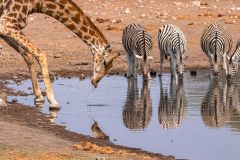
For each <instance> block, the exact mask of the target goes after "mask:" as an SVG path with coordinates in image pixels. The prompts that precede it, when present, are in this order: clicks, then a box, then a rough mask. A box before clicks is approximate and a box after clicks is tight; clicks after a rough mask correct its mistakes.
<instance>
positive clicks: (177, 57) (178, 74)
mask: <svg viewBox="0 0 240 160" xmlns="http://www.w3.org/2000/svg"><path fill="white" fill-rule="evenodd" d="M158 47H159V50H160V74H162V65H163V60H164V57H165V58H167V57H170V59H169V61H170V64H171V75H172V77H174V78H175V79H176V80H178V79H179V78H180V79H182V78H183V73H184V65H185V60H186V58H187V55H186V53H185V52H186V38H185V36H184V34H183V32H182V31H181V30H180V28H178V27H177V26H175V25H172V24H166V25H164V26H162V27H161V28H160V30H159V33H158Z"/></svg>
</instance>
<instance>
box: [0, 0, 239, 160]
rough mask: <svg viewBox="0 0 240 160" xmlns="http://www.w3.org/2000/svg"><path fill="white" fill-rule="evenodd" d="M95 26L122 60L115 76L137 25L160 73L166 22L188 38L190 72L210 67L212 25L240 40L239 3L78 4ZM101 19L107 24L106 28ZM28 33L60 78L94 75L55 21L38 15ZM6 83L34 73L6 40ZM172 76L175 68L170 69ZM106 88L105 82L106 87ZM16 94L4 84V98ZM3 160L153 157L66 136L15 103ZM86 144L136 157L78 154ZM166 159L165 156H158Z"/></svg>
mask: <svg viewBox="0 0 240 160" xmlns="http://www.w3.org/2000/svg"><path fill="white" fill-rule="evenodd" d="M74 1H75V2H76V3H77V5H78V6H80V7H81V8H82V9H83V10H84V11H85V13H86V14H87V15H89V16H90V17H91V18H92V20H93V21H94V23H95V24H96V25H97V26H98V27H99V28H100V29H101V30H102V32H103V33H104V35H106V37H107V39H108V41H109V42H110V44H111V45H112V47H113V48H114V50H117V51H120V52H121V53H122V55H121V56H120V57H119V58H118V59H116V61H115V62H114V67H113V69H112V70H111V73H112V74H117V73H121V74H122V73H125V72H126V69H127V63H126V58H125V56H124V50H123V47H122V44H121V36H122V29H123V28H124V27H125V26H126V25H128V24H130V23H132V22H138V23H141V24H143V25H144V26H145V27H146V29H147V31H149V33H150V34H151V35H152V39H153V43H154V45H153V50H152V56H153V57H154V61H153V63H152V64H151V68H152V69H153V70H156V71H159V50H158V47H157V32H158V30H159V28H160V27H161V26H162V25H163V24H166V23H172V24H175V25H178V26H179V27H180V28H181V29H182V30H183V32H184V33H185V35H186V38H187V45H188V50H187V54H188V60H187V62H186V63H187V64H186V68H187V69H188V70H199V69H207V68H208V59H207V57H206V56H205V55H204V54H203V52H202V51H201V49H200V43H199V41H200V36H201V33H202V30H203V29H204V27H205V26H206V25H207V24H209V23H212V22H220V23H223V24H225V25H226V27H227V28H228V30H229V31H230V32H231V34H232V37H233V42H234V45H233V49H232V50H234V48H235V44H236V41H237V39H238V37H240V32H239V27H238V24H239V22H240V1H239V0H230V1H228V0H209V1H207V0H206V1H201V2H200V1H190V0H187V1H185V0H179V1H167V0H147V1H143V0H138V1H131V0H115V1H112V0H87V1H86V0H74ZM97 19H103V20H104V22H102V23H100V22H99V21H98V20H97ZM28 22H29V24H28V26H27V27H26V28H25V29H24V33H25V34H26V35H27V36H28V37H29V39H30V40H31V41H32V42H33V43H34V44H36V45H37V46H38V47H39V49H40V50H42V51H44V52H46V53H47V55H48V63H49V68H50V71H51V74H52V75H54V76H58V75H62V76H78V75H79V74H80V73H83V74H86V75H91V72H92V55H91V54H90V51H89V49H88V48H87V46H86V45H85V44H84V43H83V42H82V41H81V40H80V39H79V38H78V37H77V36H75V35H74V34H73V33H72V32H71V31H69V30H68V29H67V28H66V27H65V26H64V25H62V24H60V23H59V22H57V21H56V20H55V19H53V18H51V17H48V16H46V15H42V14H33V15H31V16H30V17H29V19H28ZM0 44H1V46H0V63H1V66H0V78H1V79H2V80H6V79H21V78H28V77H29V73H28V71H27V66H26V64H25V63H24V61H23V58H22V57H21V56H20V55H19V54H18V53H17V52H16V51H14V50H13V49H12V48H11V47H9V46H8V45H7V44H6V43H5V42H4V41H3V40H0ZM164 69H165V71H169V64H165V65H164ZM100 85H101V83H100ZM2 93H6V94H8V95H9V94H11V92H10V90H9V89H5V87H4V86H2V85H1V94H2ZM0 128H1V129H0V130H1V131H0V159H33V157H34V158H35V159H96V157H97V158H98V159H100V158H102V157H104V158H109V159H120V158H119V157H121V158H122V159H143V157H144V158H148V157H146V156H148V155H149V154H148V153H147V152H142V151H139V150H134V149H129V148H124V147H121V146H115V145H113V144H111V143H108V142H105V141H100V140H95V139H92V138H89V137H86V136H83V135H79V134H76V133H73V132H69V131H66V130H65V129H64V128H63V127H61V126H56V125H52V124H51V123H50V122H49V120H48V119H47V118H46V116H45V115H44V114H42V113H40V112H39V111H38V110H37V109H36V108H28V107H24V106H23V105H20V104H10V103H8V106H7V107H0ZM84 141H89V142H91V143H96V144H98V145H99V146H106V145H107V146H110V147H112V148H114V150H116V149H118V150H121V149H124V150H126V151H128V152H135V153H138V154H137V155H136V154H127V155H125V156H119V155H118V154H100V153H99V152H97V153H94V152H91V150H90V151H85V150H84V149H80V150H78V149H76V148H75V149H74V148H73V145H74V144H79V143H81V142H84ZM150 156H152V157H154V156H157V157H158V158H159V159H161V158H170V159H171V158H173V157H163V156H162V155H153V154H150Z"/></svg>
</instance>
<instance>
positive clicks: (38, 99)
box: [22, 53, 44, 104]
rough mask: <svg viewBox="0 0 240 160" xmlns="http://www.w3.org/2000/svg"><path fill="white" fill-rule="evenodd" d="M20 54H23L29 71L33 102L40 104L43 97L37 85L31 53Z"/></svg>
mask: <svg viewBox="0 0 240 160" xmlns="http://www.w3.org/2000/svg"><path fill="white" fill-rule="evenodd" d="M22 55H23V58H24V60H25V62H26V63H27V65H28V69H29V71H30V75H31V80H32V86H33V91H34V94H35V96H36V97H35V99H34V101H35V104H41V103H43V102H44V97H43V96H42V94H41V90H40V87H39V84H38V81H37V74H36V70H35V63H34V60H33V57H32V55H30V54H28V53H27V54H22Z"/></svg>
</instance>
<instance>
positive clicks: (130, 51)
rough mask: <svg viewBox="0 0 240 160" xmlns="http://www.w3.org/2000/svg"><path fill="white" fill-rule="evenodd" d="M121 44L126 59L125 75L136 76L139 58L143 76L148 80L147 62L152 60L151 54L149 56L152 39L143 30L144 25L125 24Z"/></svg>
mask: <svg viewBox="0 0 240 160" xmlns="http://www.w3.org/2000/svg"><path fill="white" fill-rule="evenodd" d="M122 44H123V47H124V49H125V51H126V57H127V61H128V73H127V77H128V78H129V77H134V78H136V76H137V70H138V60H140V62H141V63H142V64H141V67H142V72H143V77H144V79H147V80H150V79H151V76H150V72H149V65H150V63H149V62H150V60H152V56H150V51H151V49H152V40H151V36H150V35H149V34H148V33H147V32H146V31H145V30H144V27H143V26H142V25H140V24H136V23H133V24H130V25H128V26H126V27H125V28H124V30H123V36H122Z"/></svg>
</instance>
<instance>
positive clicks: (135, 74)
mask: <svg viewBox="0 0 240 160" xmlns="http://www.w3.org/2000/svg"><path fill="white" fill-rule="evenodd" d="M133 59H134V64H133V77H134V78H137V73H138V59H137V58H136V57H133Z"/></svg>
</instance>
